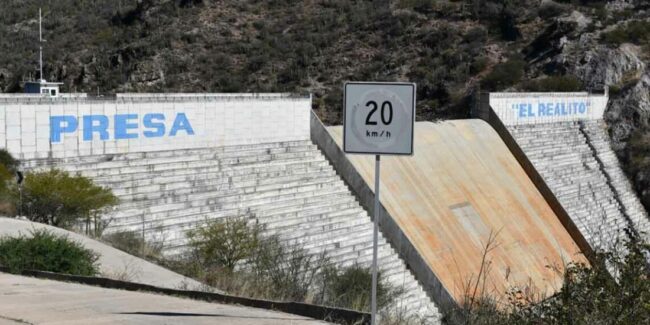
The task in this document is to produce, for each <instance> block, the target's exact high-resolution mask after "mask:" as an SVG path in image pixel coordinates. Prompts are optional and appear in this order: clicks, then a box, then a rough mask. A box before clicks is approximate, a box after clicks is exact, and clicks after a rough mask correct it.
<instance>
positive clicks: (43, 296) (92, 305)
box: [0, 273, 326, 325]
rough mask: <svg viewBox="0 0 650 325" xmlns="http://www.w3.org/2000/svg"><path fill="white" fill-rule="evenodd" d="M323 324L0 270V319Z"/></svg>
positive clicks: (14, 321)
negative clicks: (13, 273) (7, 272)
mask: <svg viewBox="0 0 650 325" xmlns="http://www.w3.org/2000/svg"><path fill="white" fill-rule="evenodd" d="M19 321H22V323H27V324H233V325H238V324H260V325H261V324H269V325H270V324H296V325H302V324H326V323H325V322H322V321H316V320H312V319H309V318H305V317H301V316H296V315H291V314H285V313H280V312H274V311H268V310H262V309H255V308H249V307H242V306H234V305H224V304H217V303H207V302H201V301H195V300H190V299H181V298H176V297H169V296H162V295H155V294H148V293H141V292H130V291H122V290H113V289H104V288H98V287H92V286H84V285H80V284H73V283H66V282H58V281H50V280H41V279H35V278H29V277H23V276H16V275H11V274H5V273H0V324H12V325H13V324H21V322H19Z"/></svg>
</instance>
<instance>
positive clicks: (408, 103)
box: [343, 82, 415, 155]
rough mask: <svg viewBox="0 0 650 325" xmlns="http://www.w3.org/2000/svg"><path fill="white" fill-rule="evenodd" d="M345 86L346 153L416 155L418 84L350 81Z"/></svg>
mask: <svg viewBox="0 0 650 325" xmlns="http://www.w3.org/2000/svg"><path fill="white" fill-rule="evenodd" d="M344 88H345V89H344V96H343V97H344V110H345V112H344V114H343V116H344V117H343V118H344V123H343V125H344V127H343V129H344V130H343V150H344V151H345V152H346V153H359V154H377V155H412V154H413V124H414V121H415V84H413V83H389V82H347V83H345V86H344Z"/></svg>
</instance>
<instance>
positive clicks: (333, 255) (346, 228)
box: [21, 94, 441, 323]
mask: <svg viewBox="0 0 650 325" xmlns="http://www.w3.org/2000/svg"><path fill="white" fill-rule="evenodd" d="M204 97H206V96H189V95H185V94H172V95H159V96H152V95H129V96H125V97H122V96H121V95H120V96H117V98H115V99H114V101H106V100H102V101H100V103H101V105H109V106H110V105H117V104H115V103H119V105H127V106H132V107H136V108H138V109H140V110H139V111H137V113H136V114H138V116H142V115H143V114H145V115H146V114H149V113H151V112H157V111H159V110H158V109H159V106H161V105H162V106H163V107H168V106H169V107H173V108H174V110H173V111H170V112H171V113H170V115H172V116H173V115H174V114H178V113H182V112H187V111H183V108H184V107H185V108H188V107H189V108H194V111H195V112H198V113H196V114H195V115H191V114H187V118H188V119H187V120H188V121H190V123H193V124H192V126H193V128H194V129H195V133H196V134H197V135H199V134H201V133H200V132H199V131H197V130H200V129H201V128H202V127H205V128H206V129H207V127H208V124H209V123H208V122H207V119H203V120H205V121H204V122H203V124H201V123H196V125H197V126H195V125H194V123H195V122H193V121H200V120H202V119H201V118H199V116H200V114H199V113H200V112H206V111H208V110H217V109H221V108H223V109H221V112H224V113H223V114H225V115H224V116H223V118H224V120H226V121H234V122H232V124H226V123H225V122H219V123H221V124H219V125H221V126H220V127H219V128H218V129H219V130H220V131H219V132H223V133H225V134H228V133H233V134H231V135H229V136H226V138H225V139H221V138H219V137H218V138H217V139H216V140H215V139H214V138H213V136H216V135H215V134H219V133H214V132H215V131H210V132H212V133H208V132H207V131H206V132H204V133H203V136H201V137H199V139H197V140H193V139H191V138H190V137H187V136H185V135H184V136H183V137H165V138H164V139H165V140H164V141H162V140H161V142H160V143H165V146H162V145H160V146H158V147H156V146H153V145H151V144H150V143H148V142H146V145H144V144H142V143H136V144H135V145H133V146H132V145H131V144H130V142H129V141H131V140H128V139H127V140H122V139H118V140H115V139H112V138H111V139H109V140H107V142H111V143H118V145H119V144H120V141H126V142H127V143H128V145H127V146H126V147H125V148H124V150H125V152H114V151H106V150H104V151H99V152H100V154H92V155H86V154H85V152H81V151H79V149H78V148H72V149H70V150H71V151H70V152H69V154H70V156H67V155H65V152H64V155H63V156H54V157H51V155H48V156H46V157H35V158H31V159H22V161H21V168H23V169H24V170H26V171H32V170H43V169H48V168H50V167H57V168H60V169H64V170H67V171H70V172H74V173H80V174H81V175H84V176H87V177H90V178H92V179H93V180H94V181H95V182H96V183H98V184H99V185H102V186H105V187H109V188H111V189H112V190H113V193H114V194H115V195H117V196H118V197H119V199H120V205H119V206H118V208H117V209H116V211H115V212H113V213H112V214H111V215H109V216H106V219H107V220H108V219H110V220H111V222H110V224H109V227H108V228H107V230H106V231H107V232H120V231H135V232H137V233H138V234H140V233H144V236H145V238H146V239H147V240H148V241H154V242H158V243H162V244H163V246H164V248H165V253H166V254H170V255H173V254H178V253H182V252H184V251H185V250H186V249H187V244H188V241H187V238H186V236H185V233H186V231H187V230H189V229H193V228H196V227H199V226H202V225H204V224H205V223H206V222H207V221H210V220H215V219H219V218H228V217H243V218H246V219H247V220H249V222H251V223H257V224H259V225H260V226H261V228H262V230H263V233H264V234H265V235H278V236H279V238H280V239H281V240H282V242H283V243H284V244H286V245H289V246H291V245H299V246H300V247H302V248H304V249H306V250H307V252H308V253H309V254H310V255H312V256H313V257H314V258H319V257H320V256H321V254H322V253H323V252H326V253H327V256H328V257H329V259H330V261H332V262H333V263H335V264H336V265H338V266H351V265H354V264H358V265H361V266H370V263H371V261H372V229H373V228H372V227H373V224H372V220H371V218H370V217H369V216H368V214H367V212H366V211H364V209H363V208H362V207H361V206H360V204H359V203H358V202H357V201H356V200H355V196H354V195H353V194H352V193H351V191H350V189H348V188H347V187H346V186H345V183H344V182H343V181H342V180H341V178H340V176H338V175H337V173H336V171H335V170H334V168H333V167H332V166H331V165H330V164H329V162H328V161H327V159H326V158H325V157H324V156H323V155H322V154H321V152H320V151H319V150H318V148H317V146H315V145H314V144H313V143H312V142H311V141H310V140H309V136H310V133H309V130H310V125H309V114H310V105H307V104H306V102H307V101H308V99H305V98H298V99H295V98H290V97H284V96H276V97H274V96H267V97H268V99H267V98H260V97H247V98H243V99H242V97H241V96H230V95H226V96H215V98H211V97H210V96H207V97H206V98H204ZM231 101H232V103H231ZM81 103H82V104H79V103H78V102H73V105H72V106H75V105H76V106H78V105H85V103H86V101H82V102H81ZM124 103H125V104H124ZM229 103H230V104H229ZM247 103H248V104H247ZM21 105H23V103H22V102H21ZM38 105H41V102H40V100H39V101H37V102H36V105H35V106H36V107H37V108H38V107H39V106H38ZM48 105H49V104H48ZM57 105H58V104H57ZM90 105H93V103H92V102H90ZM283 105H284V106H283ZM222 106H223V107H222ZM29 107H30V106H29V105H28V104H24V106H21V109H28V108H29ZM220 107H221V108H220ZM224 107H225V108H224ZM264 110H266V111H268V112H266V113H265V111H264ZM134 112H135V111H134ZM73 113H74V112H73V111H70V114H71V115H72V116H74V115H73ZM267 113H269V114H278V115H282V114H287V116H288V117H287V118H286V120H283V121H277V123H271V122H269V119H270V117H269V114H267ZM304 113H306V114H304ZM229 115H236V116H238V117H229ZM77 116H79V115H77ZM219 116H221V115H218V116H217V118H218V117H219ZM305 116H306V117H307V119H305ZM82 118H83V117H82ZM274 118H275V117H274ZM21 120H22V117H21ZM237 121H240V122H237ZM210 123H212V122H210ZM265 123H269V124H270V125H272V127H267V126H266V124H265ZM170 125H171V126H170V127H173V123H171V124H170ZM201 125H203V126H201ZM254 127H259V130H253V128H254ZM240 128H241V129H243V130H245V131H242V130H240ZM151 129H152V128H151V127H148V128H147V127H144V128H140V129H138V131H141V132H143V133H144V132H145V131H151ZM133 130H136V129H135V128H134V129H133ZM81 132H82V133H83V130H82V131H81ZM251 134H252V135H253V136H251ZM109 136H111V137H113V134H109ZM78 137H79V135H77V138H76V139H77V143H78V141H79V138H78ZM136 140H137V141H143V142H145V141H149V139H136ZM63 141H66V139H65V135H64V138H63ZM175 141H178V143H176V142H175ZM66 143H67V142H66ZM184 143H185V144H187V146H185V144H184ZM21 152H25V151H24V150H23V151H21ZM74 153H76V155H73V154H74ZM91 153H94V151H92V150H91ZM379 262H380V266H381V271H382V279H384V281H387V282H388V283H391V284H392V285H393V286H394V287H398V288H401V289H403V290H404V292H405V293H404V294H403V295H402V296H400V297H399V298H398V300H397V301H398V303H397V304H396V305H395V306H391V308H395V309H396V310H397V311H399V312H401V313H404V314H405V315H409V316H413V315H417V316H419V317H423V318H424V319H425V320H426V323H438V322H439V320H440V318H441V315H440V312H439V311H438V308H437V306H436V304H435V303H434V302H432V300H431V298H430V297H429V296H428V295H427V293H426V292H425V291H424V290H423V287H422V286H421V285H420V284H419V283H418V281H417V280H416V278H415V277H414V275H413V274H412V273H411V271H410V270H409V268H408V267H407V265H406V264H405V263H404V261H403V260H401V259H400V256H399V254H397V253H396V251H395V249H394V248H393V247H392V246H391V245H390V244H389V243H388V241H387V240H386V239H385V237H384V236H383V235H380V238H379Z"/></svg>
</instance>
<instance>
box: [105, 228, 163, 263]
mask: <svg viewBox="0 0 650 325" xmlns="http://www.w3.org/2000/svg"><path fill="white" fill-rule="evenodd" d="M102 240H103V241H105V242H107V243H108V244H110V245H111V246H113V247H115V248H117V249H119V250H121V251H124V252H126V253H129V254H131V255H134V256H139V257H144V258H149V259H159V258H160V256H161V254H162V248H163V247H162V243H151V242H147V241H145V240H144V239H143V238H142V235H141V234H140V233H138V232H137V231H122V232H115V233H111V234H107V235H104V236H102Z"/></svg>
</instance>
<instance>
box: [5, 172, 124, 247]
mask: <svg viewBox="0 0 650 325" xmlns="http://www.w3.org/2000/svg"><path fill="white" fill-rule="evenodd" d="M17 203H19V204H20V203H22V209H21V210H22V211H23V213H24V215H25V216H26V217H27V218H28V219H29V220H31V221H35V222H41V223H45V224H49V225H53V226H56V227H63V228H71V227H73V226H77V225H80V223H81V222H83V221H85V222H86V230H87V231H89V229H91V222H92V223H93V224H92V229H93V230H94V233H93V234H94V235H95V236H99V235H100V234H101V231H102V230H103V229H104V228H105V226H106V224H105V221H103V220H101V215H102V214H103V213H105V212H107V211H108V209H109V208H110V207H112V206H114V205H116V204H117V203H118V200H117V197H115V196H114V195H113V193H112V192H111V190H110V189H106V188H103V187H100V186H97V185H95V184H94V183H93V182H92V180H90V179H89V178H86V177H83V176H80V175H75V176H71V175H70V174H68V173H67V172H65V171H61V170H57V169H53V170H50V171H46V172H34V173H28V174H27V175H26V176H25V181H24V184H23V195H22V202H17Z"/></svg>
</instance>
